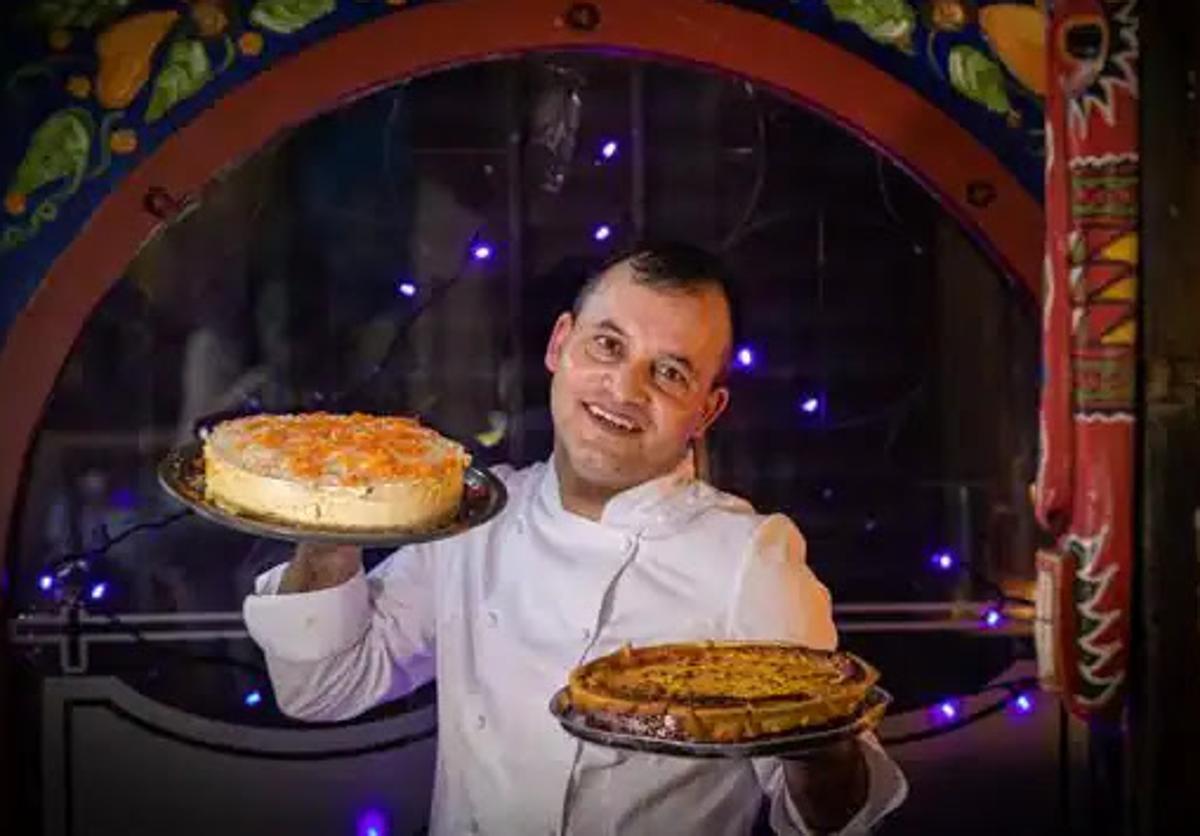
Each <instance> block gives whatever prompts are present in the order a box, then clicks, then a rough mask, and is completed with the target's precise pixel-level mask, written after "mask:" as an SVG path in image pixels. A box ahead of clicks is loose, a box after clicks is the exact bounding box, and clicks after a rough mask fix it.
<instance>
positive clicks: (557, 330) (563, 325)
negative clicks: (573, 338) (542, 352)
mask: <svg viewBox="0 0 1200 836" xmlns="http://www.w3.org/2000/svg"><path fill="white" fill-rule="evenodd" d="M574 327H575V317H574V316H572V315H571V314H570V312H565V313H561V314H559V315H558V319H556V320H555V321H554V330H552V331H551V332H550V340H549V342H547V343H546V357H545V362H546V369H547V371H549V372H550V374H554V373H555V372H557V371H558V366H559V363H560V362H561V360H562V352H563V346H565V345H566V344H567V337H568V336H570V334H571V329H572V328H574Z"/></svg>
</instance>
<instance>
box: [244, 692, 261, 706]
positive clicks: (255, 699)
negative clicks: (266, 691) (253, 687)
mask: <svg viewBox="0 0 1200 836" xmlns="http://www.w3.org/2000/svg"><path fill="white" fill-rule="evenodd" d="M243 702H245V703H246V705H248V706H250V707H251V708H253V707H254V706H256V705H258V704H259V703H260V702H262V694H261V693H259V692H258V691H251V692H250V693H249V694H247V695H246V698H245V699H244V700H243Z"/></svg>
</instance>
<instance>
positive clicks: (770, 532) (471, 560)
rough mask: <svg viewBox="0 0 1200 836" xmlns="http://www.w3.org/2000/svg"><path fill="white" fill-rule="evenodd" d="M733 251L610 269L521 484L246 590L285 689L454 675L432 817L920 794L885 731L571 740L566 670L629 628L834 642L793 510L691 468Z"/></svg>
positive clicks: (783, 804) (595, 285) (302, 701)
mask: <svg viewBox="0 0 1200 836" xmlns="http://www.w3.org/2000/svg"><path fill="white" fill-rule="evenodd" d="M731 346H732V317H731V314H730V303H729V297H728V294H727V291H726V284H725V279H724V277H723V273H722V271H721V267H720V265H719V264H718V263H717V262H716V261H715V260H714V259H713V258H712V257H711V256H708V255H706V254H704V253H703V252H701V251H699V250H695V249H693V248H690V247H686V246H682V245H666V246H647V247H642V248H639V249H637V250H636V251H635V252H634V253H633V255H632V256H629V257H625V258H621V259H619V260H617V261H616V262H615V263H613V264H612V265H611V266H609V267H608V268H607V269H604V270H602V271H601V272H600V273H599V274H598V275H597V276H596V277H595V278H593V279H592V280H591V281H589V282H588V283H587V284H586V285H585V286H584V288H583V290H582V291H581V292H580V294H579V297H578V300H577V302H576V304H575V306H574V310H572V311H571V312H570V313H564V314H562V315H561V316H560V317H559V318H558V320H557V322H556V323H555V325H554V329H553V332H552V333H551V335H550V340H549V344H548V345H547V348H546V354H545V363H546V368H547V369H548V370H549V371H550V373H551V375H552V379H551V395H550V407H551V413H552V417H553V422H554V431H555V441H554V452H553V455H552V457H551V459H550V461H549V462H545V463H541V464H536V465H533V466H532V467H529V468H526V469H524V470H521V471H512V470H510V469H501V475H502V477H503V478H504V480H505V482H506V483H507V485H508V490H509V503H508V505H507V507H506V508H505V510H504V512H503V513H502V514H500V515H499V516H498V517H497V518H496V519H495V520H493V521H492V522H491V523H489V524H488V525H485V526H481V527H480V528H477V529H475V530H473V531H471V532H469V533H467V534H465V535H462V536H460V537H456V538H453V539H449V540H443V541H440V542H436V543H431V544H423V545H418V546H412V547H409V548H407V549H404V550H402V551H400V552H398V553H397V554H395V555H393V556H392V557H390V558H389V559H388V560H387V561H385V562H384V563H383V564H381V565H380V566H379V567H378V568H377V569H376V570H375V571H374V572H373V573H372V574H371V576H370V577H364V575H363V572H362V568H361V560H360V556H359V554H358V552H357V551H356V550H347V549H329V548H326V549H321V548H316V547H309V546H304V547H301V548H299V549H298V550H297V553H296V556H295V557H294V558H293V560H292V561H291V562H290V563H288V564H286V565H285V566H280V567H276V568H275V569H274V570H272V571H271V572H268V573H266V574H265V575H263V576H262V577H261V578H260V579H259V581H258V583H257V590H256V591H257V594H256V595H253V596H250V597H249V598H248V599H247V601H246V605H245V615H246V622H247V624H248V625H249V628H250V633H251V635H252V636H253V637H254V639H255V640H256V641H257V642H258V643H259V645H261V646H262V648H263V651H264V653H265V654H266V658H267V663H268V665H269V668H270V672H271V679H272V682H273V683H274V686H275V690H276V694H277V697H278V701H279V704H280V706H281V707H282V709H283V710H284V711H285V712H287V713H289V714H292V715H294V716H297V717H302V718H309V719H314V720H337V719H342V718H346V717H351V716H354V715H356V714H358V713H360V712H362V711H364V710H366V709H368V708H370V707H371V706H373V705H375V704H377V703H379V702H380V701H382V700H386V699H391V698H394V697H397V696H400V695H402V694H404V693H407V692H409V691H411V690H412V689H414V688H416V687H418V686H419V685H421V684H422V683H424V682H426V681H428V680H429V679H431V678H432V677H433V676H434V675H435V673H436V675H437V679H438V734H439V747H438V763H437V775H436V780H435V789H434V801H433V821H432V826H431V832H432V833H434V834H460V833H489V834H538V835H539V836H542V834H555V833H568V832H569V833H577V834H593V833H614V834H615V833H621V834H635V836H636V835H638V834H655V835H656V836H657V834H673V833H703V834H709V833H713V834H745V833H748V832H749V831H750V830H751V828H752V827H753V823H754V820H755V817H756V814H757V811H758V807H759V804H760V802H761V799H762V796H763V793H764V792H765V793H766V794H767V795H768V796H769V798H770V805H771V807H770V821H771V824H772V826H773V827H774V829H775V830H776V831H777V832H780V833H797V832H800V833H805V832H832V831H837V830H839V829H843V828H844V829H845V830H846V832H863V831H865V830H866V829H868V828H869V827H870V826H871V824H872V823H873V822H874V821H877V820H878V819H879V818H881V817H882V816H883V815H885V814H886V813H887V812H888V811H890V810H891V809H893V808H894V807H895V806H897V805H898V804H899V803H900V802H901V801H902V800H903V798H904V795H905V793H906V784H905V782H904V779H903V776H902V775H901V774H900V773H899V771H898V770H897V769H896V767H895V766H894V765H893V764H892V763H891V761H890V760H888V759H887V757H886V755H884V754H883V752H882V751H881V750H880V749H879V747H878V745H877V744H876V743H875V742H874V740H873V739H872V738H869V737H868V738H864V739H863V740H861V741H859V742H852V743H849V744H847V745H845V746H843V747H841V748H838V749H833V750H830V751H828V752H825V753H823V754H821V755H818V756H814V757H811V758H808V759H799V760H779V759H761V760H755V761H747V760H728V761H707V760H705V761H700V760H687V759H680V758H669V757H660V756H651V755H640V754H630V753H627V752H622V751H617V750H609V749H605V748H602V747H598V746H593V745H590V744H583V743H580V742H577V741H575V740H574V739H572V738H571V737H569V736H568V735H567V734H566V733H564V732H563V731H562V730H561V729H560V728H559V727H558V724H557V722H556V721H555V720H554V718H553V717H552V716H551V715H550V713H549V711H548V709H547V705H548V702H549V698H550V696H551V695H552V694H553V693H554V691H556V690H557V689H558V688H559V687H561V686H562V685H563V684H564V683H565V681H566V677H567V673H568V671H569V670H570V669H571V668H572V667H574V666H575V665H576V664H578V663H579V662H581V661H582V660H584V659H587V658H593V657H595V656H598V655H601V654H604V653H608V652H611V651H613V650H616V649H617V648H618V647H620V646H621V645H622V644H623V643H625V642H632V643H634V644H647V643H652V642H663V641H689V640H699V639H709V638H744V639H784V640H793V641H797V642H802V643H804V644H807V645H810V646H813V647H821V648H828V647H832V646H833V645H834V643H835V642H836V638H837V636H836V632H835V629H834V626H833V620H832V617H831V607H830V600H829V593H828V592H827V591H826V589H825V587H824V586H822V585H821V583H820V582H819V581H818V580H817V579H816V577H815V576H814V575H813V574H812V572H811V571H810V570H809V569H808V567H807V565H806V564H805V553H804V541H803V539H802V538H801V536H800V533H799V531H797V530H796V527H795V526H794V525H793V524H792V523H791V521H790V520H788V519H787V518H786V517H783V516H781V515H774V516H765V517H764V516H760V515H758V514H755V513H754V511H753V509H752V508H750V506H749V505H748V504H746V503H745V502H744V501H742V500H740V499H738V498H736V497H733V496H729V495H727V494H723V493H721V492H719V491H717V490H715V489H714V488H712V487H711V486H709V485H707V484H704V483H703V482H700V481H698V480H697V479H695V477H694V474H693V470H692V466H691V458H690V455H689V453H690V450H691V445H692V443H693V442H694V441H696V440H697V439H699V438H700V437H701V436H702V435H703V434H704V432H705V431H706V430H707V429H708V427H709V426H710V425H711V424H712V423H713V421H715V420H716V419H717V417H718V416H719V415H720V414H721V412H722V411H723V410H724V409H725V406H726V404H727V403H728V400H729V394H728V391H727V390H726V388H725V387H724V386H722V385H721V383H720V381H721V378H722V374H723V371H724V369H725V367H726V366H727V364H728V361H729V356H730V353H731Z"/></svg>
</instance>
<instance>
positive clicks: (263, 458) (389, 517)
mask: <svg viewBox="0 0 1200 836" xmlns="http://www.w3.org/2000/svg"><path fill="white" fill-rule="evenodd" d="M468 464H470V456H469V455H468V454H467V452H466V451H465V450H464V449H463V448H462V446H461V445H459V444H457V443H455V442H453V441H451V440H449V439H447V438H444V437H443V436H441V435H439V434H438V433H436V432H435V431H433V430H431V429H429V428H427V427H422V426H421V424H420V423H419V422H418V421H416V420H414V419H411V418H400V417H393V416H375V415H363V414H359V413H356V414H353V415H334V414H329V413H323V412H317V413H307V414H302V415H252V416H249V417H245V418H235V419H233V420H230V421H224V422H222V423H220V424H217V425H216V426H215V427H213V428H212V429H211V430H210V431H209V432H208V433H207V434H206V435H205V437H204V491H205V496H206V497H207V498H208V499H209V500H210V501H212V502H214V503H216V504H218V505H220V506H221V507H223V508H226V509H227V510H230V511H233V512H235V513H245V514H250V515H253V516H259V517H265V518H268V519H271V520H275V521H279V522H284V523H289V524H294V525H300V526H309V527H313V528H320V529H325V530H342V531H356V530H379V529H397V528H401V529H412V530H426V529H429V528H434V527H436V526H438V525H440V524H442V523H444V522H446V521H447V520H449V519H451V518H453V517H454V515H455V514H456V513H457V511H458V507H459V503H460V501H461V499H462V491H463V472H464V470H465V469H466V467H467V465H468Z"/></svg>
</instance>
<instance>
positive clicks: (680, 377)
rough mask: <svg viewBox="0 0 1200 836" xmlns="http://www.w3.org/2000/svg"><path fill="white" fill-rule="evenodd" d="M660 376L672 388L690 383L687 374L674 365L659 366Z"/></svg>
mask: <svg viewBox="0 0 1200 836" xmlns="http://www.w3.org/2000/svg"><path fill="white" fill-rule="evenodd" d="M658 376H659V378H660V379H661V380H662V381H663V382H664V383H665V384H667V385H668V386H670V387H672V388H683V387H686V386H687V384H688V377H687V375H685V374H684V373H683V372H682V371H680V370H679V369H677V368H675V367H674V366H667V365H663V366H659V367H658Z"/></svg>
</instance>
